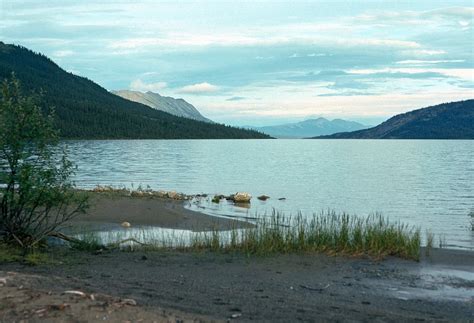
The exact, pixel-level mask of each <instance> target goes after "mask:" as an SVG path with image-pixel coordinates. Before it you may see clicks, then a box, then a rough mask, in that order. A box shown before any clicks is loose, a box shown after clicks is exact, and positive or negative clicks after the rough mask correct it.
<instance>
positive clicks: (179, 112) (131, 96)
mask: <svg viewBox="0 0 474 323" xmlns="http://www.w3.org/2000/svg"><path fill="white" fill-rule="evenodd" d="M112 93H114V94H116V95H118V96H121V97H122V98H124V99H127V100H130V101H135V102H138V103H141V104H145V105H147V106H149V107H151V108H153V109H156V110H160V111H164V112H167V113H169V114H173V115H175V116H178V117H184V118H188V119H194V120H198V121H204V122H213V121H211V120H209V119H207V118H206V117H204V116H203V115H202V114H201V113H200V112H199V111H198V110H197V109H196V108H195V107H194V106H193V105H192V104H190V103H188V102H186V101H185V100H184V99H181V98H179V99H175V98H172V97H169V96H162V95H160V94H159V93H156V92H152V91H147V92H145V93H143V92H139V91H132V90H119V91H112Z"/></svg>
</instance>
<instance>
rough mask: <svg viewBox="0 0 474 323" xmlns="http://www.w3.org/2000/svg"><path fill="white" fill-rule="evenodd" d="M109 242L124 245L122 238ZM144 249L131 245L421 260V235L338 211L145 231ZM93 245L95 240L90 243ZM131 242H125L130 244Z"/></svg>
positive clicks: (382, 220)
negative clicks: (177, 231) (226, 226)
mask: <svg viewBox="0 0 474 323" xmlns="http://www.w3.org/2000/svg"><path fill="white" fill-rule="evenodd" d="M114 234H115V235H116V236H115V237H114V238H113V239H114V240H111V237H110V236H108V237H106V240H108V242H109V244H113V242H111V241H116V242H117V241H119V240H120V238H129V236H123V235H122V236H121V234H123V232H118V233H117V232H115V233H114ZM135 238H136V239H137V240H139V241H141V242H142V243H144V244H145V245H144V246H143V245H135V246H133V245H134V244H133V243H131V244H130V243H129V244H127V245H128V246H129V247H130V246H132V247H135V248H137V247H138V248H144V247H145V249H146V248H148V249H150V248H151V249H153V248H154V249H158V248H176V249H180V250H185V251H199V250H209V251H215V252H241V253H245V254H256V255H267V254H274V253H297V252H326V253H333V254H334V253H338V254H347V255H363V254H366V255H371V256H375V257H384V256H388V255H391V256H397V257H401V258H407V259H414V260H418V259H419V254H420V244H421V237H420V230H419V229H416V228H411V227H409V226H407V225H405V224H402V223H400V222H396V223H392V222H389V221H388V219H387V218H385V217H383V216H382V215H380V214H374V215H370V216H368V217H358V216H351V215H349V214H346V213H343V214H337V213H335V212H334V211H328V212H323V213H321V214H315V215H313V216H310V217H306V216H303V215H302V214H298V215H296V216H294V217H291V216H290V217H286V216H285V215H284V214H282V213H279V212H274V213H273V214H272V215H271V216H267V217H259V218H258V220H257V222H256V225H255V226H254V227H251V228H248V229H242V228H238V227H235V228H234V229H232V230H227V231H219V230H217V229H214V230H210V231H204V232H189V234H187V235H183V234H181V235H169V234H168V235H162V236H156V235H153V234H152V233H150V232H147V231H143V232H142V233H141V234H139V235H138V236H136V237H135ZM89 239H90V237H89ZM125 240H126V239H125Z"/></svg>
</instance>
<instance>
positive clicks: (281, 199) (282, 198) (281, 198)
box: [278, 197, 286, 201]
mask: <svg viewBox="0 0 474 323" xmlns="http://www.w3.org/2000/svg"><path fill="white" fill-rule="evenodd" d="M285 200H286V197H280V198H279V199H278V201H285Z"/></svg>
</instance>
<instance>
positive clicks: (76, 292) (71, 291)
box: [63, 290, 87, 297]
mask: <svg viewBox="0 0 474 323" xmlns="http://www.w3.org/2000/svg"><path fill="white" fill-rule="evenodd" d="M63 294H69V295H75V296H80V297H86V296H87V295H86V293H84V292H81V291H79V290H67V291H65V292H63Z"/></svg>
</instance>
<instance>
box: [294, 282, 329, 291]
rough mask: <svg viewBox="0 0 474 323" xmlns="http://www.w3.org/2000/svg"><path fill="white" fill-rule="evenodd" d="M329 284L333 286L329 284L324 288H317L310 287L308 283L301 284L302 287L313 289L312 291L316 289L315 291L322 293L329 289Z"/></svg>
mask: <svg viewBox="0 0 474 323" xmlns="http://www.w3.org/2000/svg"><path fill="white" fill-rule="evenodd" d="M329 286H331V284H327V285H326V286H325V287H323V288H316V287H310V286H306V285H300V287H301V288H303V289H307V290H311V291H314V292H320V293H321V292H323V291H324V290H325V289H327V288H328V287H329Z"/></svg>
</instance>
